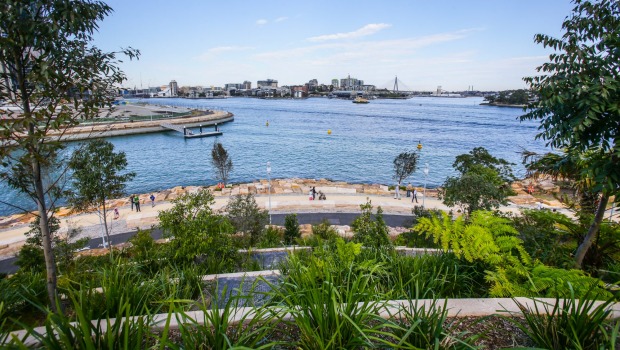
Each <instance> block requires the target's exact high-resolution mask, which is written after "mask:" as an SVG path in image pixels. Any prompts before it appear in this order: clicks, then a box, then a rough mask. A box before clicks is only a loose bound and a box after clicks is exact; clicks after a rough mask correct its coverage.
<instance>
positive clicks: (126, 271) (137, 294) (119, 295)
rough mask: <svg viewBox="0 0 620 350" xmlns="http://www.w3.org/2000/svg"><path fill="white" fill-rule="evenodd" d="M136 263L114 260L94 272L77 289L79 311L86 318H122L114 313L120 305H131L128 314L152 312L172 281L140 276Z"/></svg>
mask: <svg viewBox="0 0 620 350" xmlns="http://www.w3.org/2000/svg"><path fill="white" fill-rule="evenodd" d="M141 270H142V268H141V266H140V265H139V264H127V263H123V262H122V261H121V260H117V262H116V263H115V264H112V265H110V266H106V267H104V268H101V269H97V270H96V271H95V272H94V273H93V276H92V279H91V280H90V281H88V282H86V283H85V284H84V285H81V286H80V287H79V291H76V293H77V294H79V298H80V299H81V302H82V303H83V304H81V305H82V308H83V309H85V310H88V313H89V314H90V315H89V317H91V318H92V319H99V318H103V317H116V316H122V315H117V314H116V313H117V312H118V311H119V310H123V311H124V312H127V310H125V309H123V308H122V306H123V305H124V304H128V305H130V306H131V309H130V310H129V312H130V313H131V314H132V315H142V314H147V313H156V312H157V311H158V308H159V307H160V305H161V301H162V300H163V299H166V297H165V289H166V288H167V285H168V284H170V283H172V282H162V281H161V280H160V281H158V280H157V279H155V280H152V279H149V278H148V277H147V276H144V275H143V274H141V272H140V271H141Z"/></svg>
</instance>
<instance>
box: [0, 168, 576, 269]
mask: <svg viewBox="0 0 620 350" xmlns="http://www.w3.org/2000/svg"><path fill="white" fill-rule="evenodd" d="M312 186H314V187H315V188H316V190H317V191H322V192H323V193H325V195H326V197H327V198H326V200H309V195H308V192H309V190H310V188H311V187H312ZM268 188H269V184H268V183H267V181H266V180H261V181H257V182H254V183H248V184H240V185H235V186H234V187H232V188H225V189H224V190H223V191H214V190H215V187H211V190H212V191H213V193H214V196H215V204H214V206H213V209H214V210H220V209H221V208H223V207H224V206H226V204H227V203H228V200H229V199H230V198H231V196H233V195H236V194H247V193H252V194H254V195H255V198H256V202H257V203H258V205H259V206H260V207H262V208H265V209H269V208H270V204H269V202H270V197H271V213H274V214H276V213H280V214H282V213H359V212H360V205H361V204H364V203H366V201H367V200H370V201H371V203H372V205H373V207H374V210H376V208H377V207H378V206H381V208H382V209H383V211H384V213H385V214H401V215H410V214H411V210H412V209H413V207H414V205H416V203H412V201H411V198H407V197H406V192H405V191H401V196H402V199H400V200H399V199H395V198H394V192H393V191H389V190H388V187H387V186H384V185H377V184H375V185H365V184H347V183H343V182H331V181H327V180H308V179H286V180H272V187H271V188H272V190H271V192H272V194H271V196H269V194H268ZM198 189H199V187H194V186H188V187H175V188H173V189H169V190H166V191H161V192H156V193H154V194H155V196H156V202H155V206H154V207H152V206H151V203H150V200H149V199H148V197H149V196H150V193H145V194H141V195H140V202H141V211H140V212H136V211H135V210H132V209H131V206H130V204H129V201H128V198H123V199H117V200H113V201H111V202H110V205H111V207H112V208H114V207H117V208H118V209H119V213H120V218H119V219H118V220H112V219H111V218H112V212H111V211H110V221H111V223H112V234H113V235H114V234H119V233H124V232H128V231H133V230H135V229H136V228H141V229H147V228H150V227H152V226H154V225H157V224H158V220H157V216H158V214H159V212H160V211H161V210H166V209H169V208H171V207H172V203H171V200H173V199H175V198H178V197H179V196H180V195H182V194H183V193H186V192H194V191H197V190H198ZM423 192H424V190H423V189H422V188H419V189H418V203H417V205H420V206H421V205H422V203H424V205H425V206H426V207H427V208H433V209H441V210H445V211H448V210H450V209H451V208H448V207H446V206H445V205H444V204H443V203H441V201H440V200H439V199H437V193H436V191H435V190H428V189H427V191H426V195H427V196H426V198H425V199H424V194H423ZM317 198H318V196H317ZM532 198H533V197H532ZM535 203H536V201H535V200H534V199H533V200H531V201H530V203H529V204H527V203H526V204H520V205H516V204H510V205H508V206H504V207H502V208H501V210H502V211H505V212H512V213H516V214H518V213H519V211H520V208H536V206H537V205H536V204H535ZM547 207H549V208H551V207H553V208H556V209H557V210H561V211H565V209H563V208H562V207H561V206H559V203H558V205H557V206H549V205H547ZM452 209H454V210H455V211H456V208H452ZM57 216H58V217H59V218H60V220H61V223H60V225H61V229H60V232H61V233H63V232H67V230H69V229H71V228H79V229H80V230H81V233H80V235H79V236H78V238H80V237H90V238H96V237H101V232H102V231H101V225H100V221H99V217H98V216H97V215H96V214H94V213H83V214H71V213H70V212H69V211H68V210H67V209H61V210H59V211H58V213H57ZM28 230H29V227H28V218H27V217H24V216H23V215H22V216H17V215H15V216H12V217H6V218H0V257H7V256H12V255H13V254H14V253H15V252H16V251H17V250H18V249H19V247H20V246H21V245H22V244H23V242H24V241H25V239H26V237H25V235H24V234H25V233H26V232H27V231H28Z"/></svg>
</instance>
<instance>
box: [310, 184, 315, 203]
mask: <svg viewBox="0 0 620 350" xmlns="http://www.w3.org/2000/svg"><path fill="white" fill-rule="evenodd" d="M310 193H312V200H315V199H316V188H314V186H312V189H311V190H310Z"/></svg>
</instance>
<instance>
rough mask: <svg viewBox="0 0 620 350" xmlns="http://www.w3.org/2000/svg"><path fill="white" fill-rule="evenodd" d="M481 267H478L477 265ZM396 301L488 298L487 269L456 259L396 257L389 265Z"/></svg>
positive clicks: (452, 257)
mask: <svg viewBox="0 0 620 350" xmlns="http://www.w3.org/2000/svg"><path fill="white" fill-rule="evenodd" d="M478 265H479V264H478ZM387 266H389V268H390V275H391V276H392V284H391V287H392V290H393V291H394V296H393V297H392V298H393V299H402V298H405V299H412V298H415V297H416V296H420V297H422V298H469V297H480V296H481V295H485V294H486V289H487V286H486V285H485V284H484V283H481V282H480V281H483V280H484V268H482V267H479V266H476V264H472V263H466V262H464V261H463V260H459V259H457V258H456V257H455V256H454V255H452V254H449V253H443V254H439V255H422V256H415V257H412V256H396V257H395V258H394V259H393V261H392V262H391V263H390V264H387Z"/></svg>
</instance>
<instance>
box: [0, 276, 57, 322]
mask: <svg viewBox="0 0 620 350" xmlns="http://www.w3.org/2000/svg"><path fill="white" fill-rule="evenodd" d="M45 281H46V279H45V273H44V272H34V271H27V270H25V271H20V272H18V273H17V274H15V275H13V276H11V277H7V278H4V279H2V280H0V302H2V303H4V308H5V310H4V312H5V314H6V315H7V316H13V317H15V318H18V317H23V315H25V314H30V313H36V312H37V311H38V309H37V308H36V307H35V305H38V304H42V305H46V304H47V289H46V284H45Z"/></svg>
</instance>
